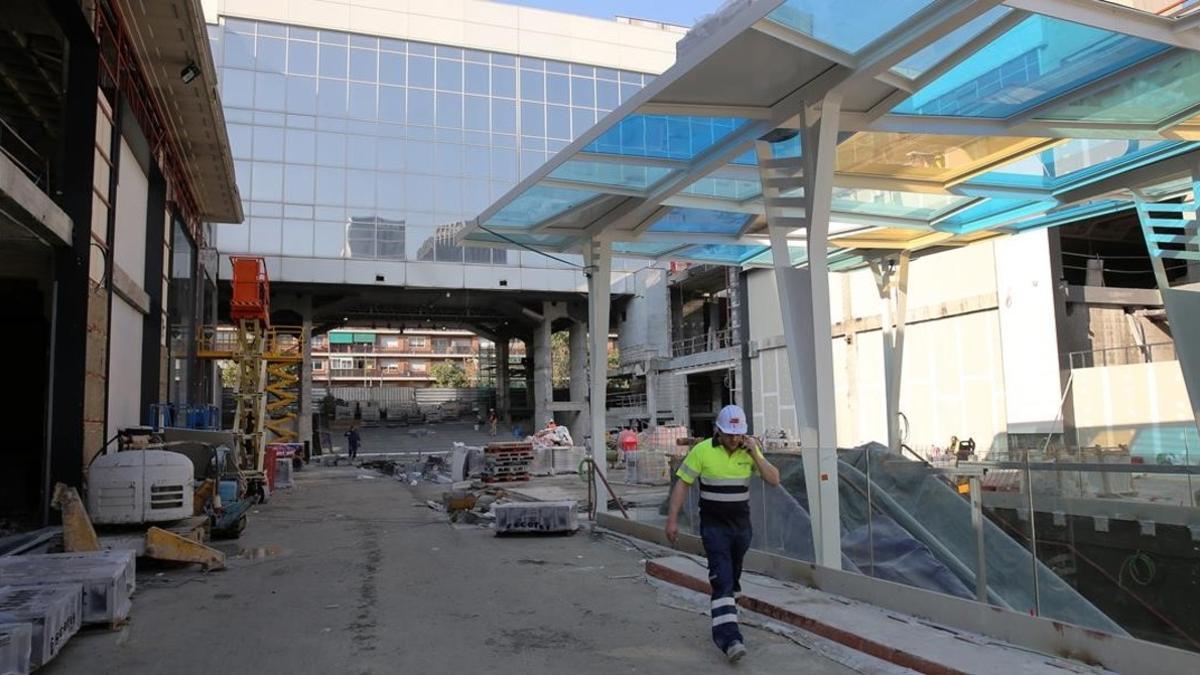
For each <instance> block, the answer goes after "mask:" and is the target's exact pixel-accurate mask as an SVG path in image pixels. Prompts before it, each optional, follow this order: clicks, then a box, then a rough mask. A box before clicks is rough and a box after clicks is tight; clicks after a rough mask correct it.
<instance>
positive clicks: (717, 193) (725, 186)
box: [683, 173, 762, 202]
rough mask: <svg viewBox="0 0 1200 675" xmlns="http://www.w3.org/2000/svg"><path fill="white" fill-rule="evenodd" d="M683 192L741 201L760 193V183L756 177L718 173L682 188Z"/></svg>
mask: <svg viewBox="0 0 1200 675" xmlns="http://www.w3.org/2000/svg"><path fill="white" fill-rule="evenodd" d="M683 192H684V194H688V195H692V196H695V197H712V198H714V199H725V200H733V201H738V202H740V201H742V200H745V199H751V198H753V197H757V196H758V195H760V194H762V184H761V183H759V182H758V179H757V178H732V177H723V176H720V175H719V173H718V175H713V176H707V177H705V178H701V179H700V180H698V181H696V182H695V183H692V184H691V185H689V186H687V187H686V188H684V189H683Z"/></svg>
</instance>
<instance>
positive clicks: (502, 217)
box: [485, 185, 600, 229]
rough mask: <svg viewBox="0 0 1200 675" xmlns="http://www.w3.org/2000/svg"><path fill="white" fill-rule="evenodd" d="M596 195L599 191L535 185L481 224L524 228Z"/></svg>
mask: <svg viewBox="0 0 1200 675" xmlns="http://www.w3.org/2000/svg"><path fill="white" fill-rule="evenodd" d="M599 196H600V193H599V192H588V191H584V190H572V189H570V188H559V187H546V186H543V185H535V186H534V187H531V188H529V190H528V191H526V192H525V194H523V195H521V196H519V197H517V198H516V199H514V200H512V201H511V202H509V204H508V205H507V206H505V207H504V208H503V209H501V210H500V211H499V212H497V213H496V215H494V216H492V217H491V218H489V219H488V221H487V223H485V224H486V225H487V226H488V227H494V228H506V229H528V228H531V227H534V226H535V225H537V224H538V223H540V222H542V221H544V220H546V219H548V218H552V217H554V216H557V215H559V214H561V213H564V212H566V211H569V210H571V209H573V208H575V207H576V206H579V205H580V204H583V203H585V202H588V201H590V200H592V199H595V198H596V197H599Z"/></svg>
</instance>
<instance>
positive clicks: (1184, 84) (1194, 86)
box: [1037, 51, 1200, 124]
mask: <svg viewBox="0 0 1200 675" xmlns="http://www.w3.org/2000/svg"><path fill="white" fill-rule="evenodd" d="M1198 102H1200V53H1197V52H1193V51H1181V52H1179V53H1178V54H1174V55H1172V56H1171V57H1169V58H1167V59H1164V60H1163V61H1161V62H1160V63H1159V64H1158V65H1155V66H1153V67H1151V68H1150V69H1148V70H1144V71H1142V72H1140V73H1138V75H1137V77H1128V78H1125V79H1123V80H1122V81H1121V82H1120V83H1119V84H1117V85H1116V86H1114V87H1111V88H1108V89H1105V90H1104V91H1101V92H1098V93H1095V94H1092V95H1091V96H1085V97H1083V98H1079V99H1076V100H1073V101H1069V102H1067V103H1064V104H1063V105H1061V106H1058V107H1056V108H1054V109H1053V110H1049V111H1047V112H1046V113H1045V114H1042V115H1038V116H1037V119H1046V120H1083V121H1088V122H1116V123H1122V122H1129V123H1140V124H1158V123H1159V122H1162V121H1164V120H1166V119H1167V118H1169V117H1172V116H1174V115H1175V114H1176V113H1179V112H1182V111H1184V110H1188V109H1190V108H1193V107H1194V106H1195V105H1196V104H1197V103H1198Z"/></svg>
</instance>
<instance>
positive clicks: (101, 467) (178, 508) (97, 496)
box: [87, 450, 193, 525]
mask: <svg viewBox="0 0 1200 675" xmlns="http://www.w3.org/2000/svg"><path fill="white" fill-rule="evenodd" d="M192 476H193V467H192V460H190V459H188V458H187V457H185V456H184V455H181V454H179V453H177V452H170V451H168V450H126V451H124V452H112V453H109V454H107V455H101V456H100V457H97V458H96V460H95V461H94V462H93V463H92V466H91V468H90V469H89V470H88V491H87V502H88V504H87V507H88V515H90V516H91V518H92V522H93V523H103V524H111V525H116V524H132V523H158V522H164V521H170V520H181V519H183V518H189V517H191V515H192V508H193V507H192V494H193V488H192Z"/></svg>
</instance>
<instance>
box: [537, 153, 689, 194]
mask: <svg viewBox="0 0 1200 675" xmlns="http://www.w3.org/2000/svg"><path fill="white" fill-rule="evenodd" d="M671 173H674V170H672V169H667V168H664V167H661V166H640V165H637V164H617V163H615V162H589V161H586V160H580V159H572V160H570V161H567V162H564V163H563V164H562V165H561V166H559V167H558V168H557V169H555V170H554V171H552V172H551V173H550V177H551V178H559V179H562V180H571V181H578V182H582V183H592V184H595V185H601V186H612V187H624V188H633V189H635V190H645V189H646V188H648V187H650V186H651V185H653V184H655V183H657V182H658V181H660V180H662V179H663V178H666V177H667V175H668V174H671Z"/></svg>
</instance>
